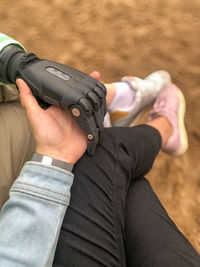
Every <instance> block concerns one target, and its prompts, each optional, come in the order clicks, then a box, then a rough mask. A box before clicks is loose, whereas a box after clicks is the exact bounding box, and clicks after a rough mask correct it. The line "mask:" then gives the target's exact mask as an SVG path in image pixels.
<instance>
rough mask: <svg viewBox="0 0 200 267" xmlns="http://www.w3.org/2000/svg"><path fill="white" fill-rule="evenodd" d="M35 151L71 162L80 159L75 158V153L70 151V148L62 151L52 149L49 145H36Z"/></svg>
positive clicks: (73, 162)
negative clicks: (41, 146) (42, 146)
mask: <svg viewBox="0 0 200 267" xmlns="http://www.w3.org/2000/svg"><path fill="white" fill-rule="evenodd" d="M35 152H36V153H38V154H42V155H45V156H48V157H52V158H54V159H57V160H61V161H65V162H67V163H70V164H75V163H76V162H77V161H78V159H77V160H75V159H74V157H73V153H69V151H68V150H65V151H60V150H58V149H56V150H54V149H51V148H49V147H45V148H40V147H36V151H35Z"/></svg>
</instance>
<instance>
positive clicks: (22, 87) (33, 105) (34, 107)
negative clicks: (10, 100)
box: [16, 79, 41, 113]
mask: <svg viewBox="0 0 200 267" xmlns="http://www.w3.org/2000/svg"><path fill="white" fill-rule="evenodd" d="M16 84H17V86H18V88H19V92H20V100H21V103H22V105H23V106H24V108H25V110H26V111H27V112H28V113H29V112H30V113H31V112H36V111H39V110H41V108H40V106H39V105H38V103H37V101H36V99H35V97H34V96H33V94H32V92H31V90H30V88H29V87H28V85H27V84H26V83H25V82H24V81H23V80H22V79H17V81H16Z"/></svg>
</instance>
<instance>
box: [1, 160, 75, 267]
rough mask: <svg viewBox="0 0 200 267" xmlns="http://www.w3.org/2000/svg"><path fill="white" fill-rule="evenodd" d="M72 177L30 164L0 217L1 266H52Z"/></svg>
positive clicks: (69, 174)
mask: <svg viewBox="0 0 200 267" xmlns="http://www.w3.org/2000/svg"><path fill="white" fill-rule="evenodd" d="M73 178H74V176H73V174H72V173H70V172H68V171H65V170H63V169H60V168H57V167H52V166H48V167H46V166H44V165H42V164H41V163H36V162H27V163H26V164H25V165H24V167H23V169H22V171H21V173H20V176H19V177H18V178H17V180H16V181H15V183H14V184H13V186H12V188H11V190H10V198H9V200H8V201H7V202H6V203H5V205H4V207H3V209H2V212H1V215H0V266H1V267H27V266H29V267H47V266H48V267H49V266H52V263H53V258H54V253H55V248H56V245H57V241H58V236H59V233H60V229H61V225H62V221H63V218H64V215H65V212H66V209H67V207H68V205H69V201H70V188H71V185H72V183H73Z"/></svg>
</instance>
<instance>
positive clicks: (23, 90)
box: [16, 79, 87, 164]
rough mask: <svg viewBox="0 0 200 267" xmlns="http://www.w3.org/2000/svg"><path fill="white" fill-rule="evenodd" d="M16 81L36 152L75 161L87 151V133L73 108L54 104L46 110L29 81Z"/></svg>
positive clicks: (71, 161)
mask: <svg viewBox="0 0 200 267" xmlns="http://www.w3.org/2000/svg"><path fill="white" fill-rule="evenodd" d="M16 83H17V86H18V88H19V92H20V99H21V103H22V105H23V106H24V108H25V110H26V113H27V117H28V120H29V122H30V124H31V128H32V131H33V135H34V138H35V141H36V152H37V153H40V154H44V155H47V156H51V157H53V158H56V159H59V160H63V161H67V162H69V163H73V164H74V163H76V162H77V161H78V160H79V159H80V157H81V156H82V155H83V154H84V152H85V151H86V148H87V136H86V135H85V133H84V132H83V131H82V130H81V129H80V128H79V126H78V125H77V124H76V122H75V120H74V119H73V118H72V116H71V114H70V112H69V111H68V110H64V109H62V108H59V107H55V106H51V107H49V108H48V109H47V110H43V109H42V108H41V107H40V106H39V105H38V103H37V101H36V99H35V98H34V96H33V95H32V92H31V90H30V88H29V87H28V86H27V84H26V83H25V82H24V81H23V80H21V79H18V80H17V82H16Z"/></svg>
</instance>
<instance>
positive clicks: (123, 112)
mask: <svg viewBox="0 0 200 267" xmlns="http://www.w3.org/2000/svg"><path fill="white" fill-rule="evenodd" d="M122 82H126V83H128V85H129V86H130V88H131V89H132V90H135V91H136V93H135V98H134V101H133V104H132V105H131V106H129V107H128V108H121V109H116V110H114V111H113V112H110V119H111V123H112V126H129V125H130V124H131V123H132V122H133V121H134V120H135V118H136V117H137V115H138V114H139V113H140V112H141V111H143V110H144V109H145V108H147V107H148V106H150V105H152V104H153V102H154V100H155V99H156V96H157V95H158V93H159V92H160V90H161V89H163V88H164V87H166V86H168V85H169V84H171V78H170V75H169V73H167V72H166V71H156V72H154V73H152V74H150V75H149V76H147V77H146V78H145V79H144V80H142V79H139V78H137V77H123V78H122Z"/></svg>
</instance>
